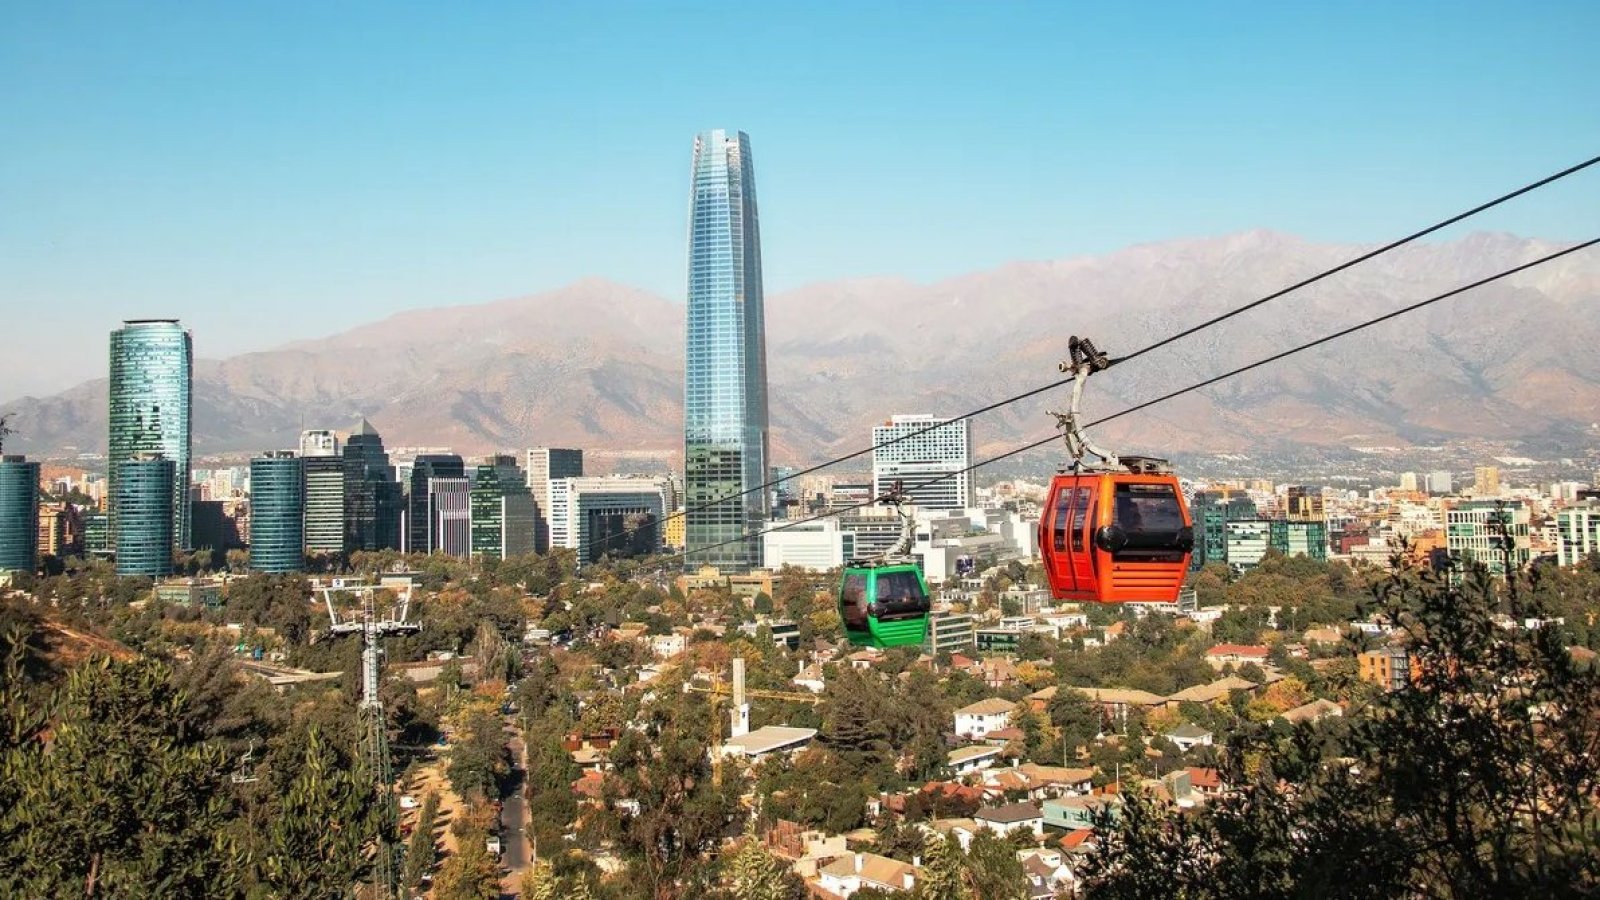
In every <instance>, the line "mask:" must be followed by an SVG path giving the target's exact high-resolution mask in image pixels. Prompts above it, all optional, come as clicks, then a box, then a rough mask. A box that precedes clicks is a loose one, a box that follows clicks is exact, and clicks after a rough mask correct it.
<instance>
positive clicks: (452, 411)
mask: <svg viewBox="0 0 1600 900" xmlns="http://www.w3.org/2000/svg"><path fill="white" fill-rule="evenodd" d="M1553 247H1554V245H1552V244H1549V243H1547V242H1542V241H1536V240H1526V239H1521V238H1515V237H1511V236H1506V235H1486V234H1475V235H1470V236H1468V237H1465V238H1462V239H1460V240H1457V241H1452V242H1448V243H1441V244H1425V245H1417V246H1412V247H1407V248H1404V249H1402V250H1400V251H1397V252H1395V253H1393V254H1390V255H1388V256H1385V257H1382V258H1380V259H1378V260H1375V261H1374V262H1372V263H1368V264H1366V265H1363V266H1361V267H1359V268H1357V269H1354V270H1351V271H1350V272H1347V273H1343V274H1341V275H1340V276H1337V277H1336V278H1334V279H1330V281H1329V282H1327V283H1325V284H1319V285H1317V286H1315V287H1313V288H1310V289H1307V290H1306V291H1304V292H1301V293H1297V294H1294V295H1291V296H1290V297H1287V298H1284V299H1283V300H1280V301H1278V302H1276V303H1274V304H1271V305H1269V306H1267V307H1264V308H1262V309H1260V310H1257V311H1254V312H1252V313H1249V314H1247V315H1244V316H1241V317H1239V318H1238V319H1235V320H1232V321H1230V322H1228V323H1225V324H1224V325H1221V326H1219V327H1216V328H1213V329H1210V330H1207V331H1205V332H1202V333H1200V334H1197V335H1195V336H1194V337H1191V338H1188V339H1186V340H1184V341H1182V342H1179V343H1177V344H1174V345H1173V346H1171V347H1169V348H1165V349H1163V350H1162V351H1160V352H1158V353H1152V354H1151V355H1149V356H1147V357H1143V358H1141V359H1138V360H1134V361H1131V362H1129V363H1128V364H1127V365H1126V366H1123V367H1119V368H1117V369H1114V370H1112V371H1111V372H1108V373H1106V375H1104V376H1101V377H1099V378H1097V379H1096V384H1095V390H1094V392H1093V396H1092V399H1091V401H1090V412H1091V414H1103V413H1106V412H1111V411H1114V410H1117V409H1120V408H1122V407H1123V406H1125V405H1127V404H1129V403H1132V402H1137V401H1139V400H1143V399H1146V398H1149V397H1153V396H1157V395H1159V394H1162V393H1165V392H1167V391H1169V390H1171V389H1173V388H1175V387H1179V386H1183V385H1185V384H1188V383H1190V382H1191V381H1197V380H1199V379H1201V378H1205V377H1207V376H1209V375H1212V374H1216V373H1218V372H1222V371H1226V370H1227V369H1230V368H1233V367H1235V366H1237V365H1239V364H1242V363H1244V362H1248V361H1251V360H1253V359H1256V358H1259V357H1262V356H1266V355H1269V354H1271V353H1273V352H1275V351H1277V350H1278V349H1281V348H1283V347H1285V346H1287V345H1289V344H1291V343H1298V342H1301V341H1304V340H1306V339H1309V338H1312V337H1315V336H1318V335H1321V334H1324V333H1326V332H1329V331H1332V330H1335V329H1337V328H1339V327H1342V326H1343V325H1346V324H1350V323H1353V322H1355V321H1358V320H1360V319H1362V318H1366V317H1368V316H1371V315H1375V314H1377V313H1380V312H1383V311H1386V310H1389V309H1393V308H1396V307H1398V306H1401V305H1404V304H1407V303H1410V302H1413V301H1415V300H1418V299H1422V298H1424V297H1427V296H1429V295H1432V294H1434V293H1438V292H1440V291H1443V290H1446V289H1448V288H1451V287H1454V286H1456V285H1459V284H1462V283H1465V282H1467V281H1471V280H1473V279H1475V278H1478V277H1482V276H1484V275H1487V274H1491V273H1493V272H1495V271H1498V270H1501V269H1503V268H1506V267H1509V266H1511V265H1515V264H1516V263H1519V262H1522V261H1525V260H1528V259H1531V258H1534V257H1536V256H1539V255H1542V254H1543V253H1546V252H1549V250H1550V249H1552V248H1553ZM1360 249H1361V248H1358V247H1351V246H1341V245H1330V244H1313V243H1309V242H1305V241H1302V240H1299V239H1296V238H1293V237H1288V236H1284V235H1278V234H1272V233H1267V232H1249V233H1245V234H1237V235H1229V236H1225V237H1219V238H1208V239H1194V240H1182V241H1171V242H1166V243H1161V244H1151V245H1142V246H1137V247H1130V248H1128V249H1126V250H1123V251H1120V252H1117V253H1113V254H1110V255H1107V256H1104V257H1095V258H1084V259H1071V260H1062V261H1053V262H1022V263H1014V264H1010V265H1007V266H1003V267H1001V268H998V269H994V270H991V271H986V272H978V273H974V274H971V275H966V276H962V277H959V278H954V279H949V280H947V281H942V282H938V283H934V284H928V285H920V284H915V283H912V282H907V281H902V280H895V279H859V280H852V281H845V282H833V283H826V284H816V285H810V286H807V287H804V288H801V289H798V290H795V291H790V292H787V293H783V294H777V295H774V296H772V297H770V298H768V302H767V309H768V321H767V339H768V350H769V366H770V377H771V382H772V383H771V398H772V423H773V444H774V456H775V457H776V459H778V460H779V461H796V462H805V461H812V460H817V459H820V458H823V457H825V456H826V455H829V454H832V453H838V452H842V451H845V450H851V449H856V448H859V447H860V446H862V445H864V444H865V443H866V441H867V440H868V438H869V436H870V427H871V425H872V424H873V423H874V422H876V421H879V420H881V419H883V418H885V417H886V416H888V415H890V414H892V413H896V412H941V413H953V412H958V411H965V410H968V409H972V408H975V407H978V406H981V405H984V404H985V403H988V402H990V401H992V400H995V399H997V398H1000V397H1004V396H1007V395H1010V394H1014V393H1020V392H1021V391H1024V390H1027V389H1029V388H1032V387H1036V386H1038V385H1041V384H1044V383H1047V382H1049V381H1052V380H1054V379H1056V378H1059V377H1060V376H1059V373H1058V372H1057V371H1056V369H1055V363H1056V361H1057V360H1058V359H1059V357H1060V356H1061V355H1062V354H1063V353H1064V351H1065V346H1066V340H1067V337H1068V336H1069V335H1071V334H1087V335H1092V336H1094V337H1095V338H1096V339H1097V340H1098V341H1099V342H1100V343H1101V344H1102V345H1103V346H1104V347H1106V348H1107V349H1108V350H1109V351H1110V352H1111V353H1112V354H1113V355H1118V354H1122V353H1126V352H1129V351H1131V350H1133V349H1136V348H1138V347H1141V346H1144V345H1145V344H1147V343H1149V342H1150V341H1152V340H1154V339H1155V338H1157V337H1159V336H1164V335H1167V334H1171V333H1173V332H1175V331H1177V330H1179V329H1182V328H1184V327H1186V326H1188V325H1191V324H1194V323H1197V322H1200V321H1203V320H1205V319H1206V318H1208V317H1210V316H1212V315H1215V314H1217V313H1219V312H1221V311H1223V310H1226V309H1229V308H1233V307H1236V306H1238V305H1240V304H1243V303H1245V302H1248V301H1250V300H1252V299H1255V298H1256V297H1259V296H1261V295H1263V294H1266V293H1268V292H1270V291H1272V290H1275V289H1277V288H1280V287H1282V286H1284V285H1287V284H1290V283H1292V282H1294V281H1297V280H1299V279H1301V278H1304V277H1306V276H1307V275H1310V274H1313V273H1315V272H1317V271H1319V270H1321V269H1323V268H1326V267H1328V266H1331V265H1333V264H1336V263H1337V262H1339V261H1342V260H1344V259H1347V258H1349V257H1350V256H1353V255H1355V253H1357V252H1359V250H1360ZM1597 300H1600V254H1587V253H1586V254H1577V255H1574V256H1572V257H1568V258H1566V259H1563V260H1561V261H1559V262H1557V263H1554V264H1551V265H1549V266H1546V267H1542V268H1540V269H1537V270H1534V271H1531V272H1529V273H1525V274H1523V275H1521V276H1518V277H1517V278H1515V279H1510V280H1508V281H1506V282H1503V283H1500V284H1496V285H1493V286H1491V287H1488V288H1485V289H1483V290H1481V291H1478V292H1474V293H1473V294H1471V295H1468V296H1463V297H1461V298H1460V299H1458V300H1455V301H1451V302H1448V303H1446V304H1441V305H1439V306H1437V307H1433V308H1430V309H1429V310H1426V311H1423V312H1421V313H1418V314H1416V315H1414V316H1410V317H1406V318H1403V319H1400V320H1397V321H1395V322H1392V323H1388V324H1385V325H1383V326H1379V327H1378V328H1375V329H1373V330H1371V331H1369V332H1364V333H1362V334H1360V335H1357V336H1354V337H1352V338H1349V339H1347V340H1345V341H1341V342H1339V343H1337V344H1334V345H1330V346H1328V347H1326V348H1322V349H1318V350H1316V351H1312V352H1310V353H1307V354H1305V355H1303V356H1302V357H1296V358H1294V359H1292V360H1287V361H1285V362H1282V363H1278V364H1275V365H1274V366H1271V367H1268V368H1264V369H1262V370H1258V371H1256V372H1253V373H1250V374H1248V375H1245V376H1243V377H1240V378H1238V379H1235V380H1232V381H1229V382H1226V383H1224V384H1221V385H1218V386H1217V387H1215V388H1211V389H1207V390H1205V391H1202V392H1200V393H1198V394H1195V395H1190V396H1188V397H1185V398H1182V399H1180V400H1177V401H1174V402H1172V403H1170V404H1167V405H1163V406H1161V407H1158V408H1156V409H1153V410H1150V411H1148V412H1144V413H1140V414H1139V415H1137V416H1130V417H1127V418H1126V419H1122V420H1119V421H1117V422H1114V423H1110V424H1108V425H1107V426H1106V427H1105V428H1104V430H1103V436H1104V438H1105V439H1106V440H1107V441H1110V442H1113V443H1115V444H1116V445H1117V446H1119V447H1126V448H1128V449H1129V450H1130V451H1132V450H1134V449H1144V450H1154V449H1161V450H1166V451H1178V450H1233V449H1243V448H1248V447H1253V446H1262V445H1267V446H1292V445H1296V444H1317V445H1341V444H1347V443H1351V442H1360V443H1374V442H1380V441H1409V440H1424V441H1433V440H1442V439H1449V438H1452V437H1465V436H1487V437H1493V438H1507V437H1515V436H1519V435H1547V434H1564V435H1570V434H1574V433H1581V431H1582V429H1584V428H1587V427H1589V426H1590V425H1591V423H1592V422H1593V420H1595V419H1597V418H1600V415H1597V414H1596V412H1595V411H1596V410H1597V409H1600V357H1597V356H1596V355H1595V354H1594V352H1593V349H1592V348H1593V347H1594V346H1596V344H1597V341H1600V316H1597V315H1596V314H1595V310H1596V309H1597V306H1596V302H1595V301H1597ZM682 344H683V310H682V306H681V305H680V304H675V303H672V302H670V301H668V300H665V299H663V298H660V297H657V296H655V295H652V294H649V293H646V292H642V291H639V290H636V289H633V288H629V287H625V286H622V285H617V284H613V283H610V282H606V281H601V280H587V281H583V282H579V283H577V284H573V285H569V286H567V287H564V288H561V289H559V290H555V291H549V292H546V293H543V294H538V295H533V296H530V297H523V298H517V299H511V300H501V301H496V302H493V303H484V304H477V305H469V306H454V307H446V308H440V309H429V310H415V311H409V312H404V313H400V314H397V315H395V316H392V317H390V318H388V319H385V320H383V321H380V322H375V323H372V324H370V325H365V326H362V327H360V328H357V329H353V330H351V331H349V332H346V333H344V334H340V335H336V336H333V337H329V338H324V339H320V340H315V341H304V342H299V343H296V344H292V345H290V346H287V347H284V348H281V349H279V350H276V351H271V352H266V353H253V354H248V355H244V356H239V357H235V358H233V359H229V360H224V361H221V362H213V361H206V362H202V363H200V364H198V366H197V376H196V381H197V384H196V388H195V407H196V410H195V435H196V446H197V450H200V451H202V452H204V451H210V450H253V449H264V448H270V447H281V446H291V445H293V443H294V439H295V435H296V434H297V433H298V431H299V429H300V428H301V427H302V423H303V424H304V426H305V427H317V426H323V427H339V426H342V425H343V424H344V423H346V422H347V421H349V420H350V419H352V418H354V417H355V416H356V415H365V416H367V417H368V418H370V419H371V420H372V421H373V423H374V424H375V425H376V426H377V427H378V428H379V430H380V431H382V432H383V434H384V437H385V440H386V441H387V442H388V443H389V444H390V445H392V446H398V445H451V446H454V447H456V448H457V449H458V450H461V451H464V452H485V451H488V450H492V449H495V448H504V447H521V446H527V445H531V444H535V443H570V444H575V445H579V446H586V447H596V448H601V447H603V448H608V449H615V450H619V451H627V450H672V449H673V448H676V447H677V446H678V444H679V442H680V440H681V437H680V433H681V425H682V391H683V387H682ZM1064 402H1065V399H1064V396H1061V395H1057V396H1046V397H1039V398H1034V399H1032V400H1028V401H1024V402H1022V403H1019V404H1016V405H1015V406H1012V407H1008V408H1007V409H1005V410H1001V411H997V412H996V413H993V414H991V415H989V416H986V417H984V418H983V419H982V420H980V421H979V422H978V423H977V424H976V426H975V428H976V431H975V434H976V436H977V441H978V443H979V445H980V447H982V448H983V449H984V450H985V451H987V452H998V451H1001V450H1004V449H1007V448H1009V447H1012V446H1015V445H1017V444H1019V443H1022V442H1023V441H1025V440H1031V439H1035V438H1038V437H1042V436H1044V435H1046V434H1048V433H1049V432H1050V429H1051V420H1050V419H1049V418H1048V416H1046V415H1045V410H1046V409H1048V408H1056V407H1059V406H1060V405H1062V404H1063V403H1064ZM5 408H7V409H12V410H16V411H17V412H18V413H19V415H18V418H17V422H16V424H17V426H18V428H19V432H20V436H19V438H16V439H13V441H12V442H8V447H10V446H13V445H15V446H16V447H17V449H22V450H27V451H29V452H35V453H37V452H42V451H52V450H57V449H60V448H62V447H65V446H68V445H73V446H76V447H78V448H80V449H82V450H86V451H93V450H99V449H102V448H103V447H104V444H105V434H104V430H105V424H104V417H105V383H104V381H103V380H100V381H97V382H89V383H87V384H84V385H80V386H79V387H76V388H73V389H72V390H69V391H66V392H64V393H62V394H60V395H57V396H55V397H52V398H48V399H45V400H32V399H25V400H22V401H18V402H15V403H11V404H7V405H6V407H5Z"/></svg>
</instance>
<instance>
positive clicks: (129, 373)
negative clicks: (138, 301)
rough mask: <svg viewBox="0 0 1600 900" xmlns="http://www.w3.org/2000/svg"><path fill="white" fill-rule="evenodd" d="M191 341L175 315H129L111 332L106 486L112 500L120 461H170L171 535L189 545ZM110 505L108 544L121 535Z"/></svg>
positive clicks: (192, 354) (115, 542)
mask: <svg viewBox="0 0 1600 900" xmlns="http://www.w3.org/2000/svg"><path fill="white" fill-rule="evenodd" d="M193 382H194V345H193V343H192V341H191V339H190V336H189V332H187V331H184V330H183V326H181V325H179V324H178V320H177V319H130V320H128V321H126V322H123V323H122V327H121V328H119V329H117V330H116V331H113V332H111V385H110V395H111V409H110V418H109V421H110V435H109V437H110V440H109V441H108V445H109V447H108V453H107V455H106V479H107V484H106V490H107V494H108V496H110V497H111V498H112V500H113V501H115V499H116V497H117V496H118V494H117V480H118V479H119V478H120V474H119V472H120V469H119V466H120V464H121V463H123V462H126V461H128V460H130V459H134V458H135V457H137V456H139V455H141V454H149V453H159V454H161V456H163V457H165V458H166V459H167V460H169V461H170V462H171V463H172V465H173V479H172V502H171V504H170V508H171V510H172V529H171V535H172V539H173V540H175V541H176V542H177V543H178V545H179V546H181V547H183V548H185V549H188V548H190V547H191V546H192V540H191V537H190V526H189V449H190V443H191V431H190V424H189V420H190V415H191V414H192V412H193V408H194V407H193V399H192V397H191V389H192V386H193ZM119 515H120V514H119V512H118V510H117V506H116V503H115V502H113V503H112V504H111V522H110V524H111V546H112V547H113V549H114V548H116V546H117V544H118V540H119V521H118V519H119Z"/></svg>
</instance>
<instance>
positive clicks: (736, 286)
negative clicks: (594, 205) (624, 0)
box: [683, 130, 769, 572]
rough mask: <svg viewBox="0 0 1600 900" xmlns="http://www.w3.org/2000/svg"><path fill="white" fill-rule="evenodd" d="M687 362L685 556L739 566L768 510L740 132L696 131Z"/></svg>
mask: <svg viewBox="0 0 1600 900" xmlns="http://www.w3.org/2000/svg"><path fill="white" fill-rule="evenodd" d="M691 179H692V181H693V185H692V187H691V189H690V196H689V304H688V329H687V337H686V341H685V352H686V358H685V370H684V412H683V417H684V470H685V471H684V475H685V477H684V482H685V497H684V505H685V506H686V507H687V508H688V513H687V516H688V518H687V520H686V522H685V526H684V539H685V542H686V544H687V554H686V556H685V561H686V563H687V564H688V566H689V567H690V568H691V569H692V568H696V567H698V566H702V565H714V566H717V567H719V568H721V569H723V570H724V571H732V572H745V571H748V570H750V569H751V568H754V567H755V566H757V565H759V564H760V562H761V544H760V539H759V538H756V537H753V535H754V534H755V533H756V532H757V531H759V530H760V529H761V526H762V523H764V522H765V521H766V520H767V517H768V508H769V504H768V502H767V500H768V498H767V492H766V491H765V490H763V489H761V485H762V484H763V483H764V482H765V480H766V476H767V460H768V451H767V443H768V436H767V337H766V320H765V313H764V304H763V299H762V291H761V229H760V224H759V217H758V216H757V213H756V184H755V167H754V164H753V162H752V160H751V156H750V138H749V136H748V135H746V134H745V133H744V132H737V133H733V134H730V133H728V132H725V131H721V130H716V131H706V132H702V133H701V134H700V135H698V136H697V137H696V138H695V141H694V163H693V166H692V168H691Z"/></svg>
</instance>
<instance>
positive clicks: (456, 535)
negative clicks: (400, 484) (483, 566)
mask: <svg viewBox="0 0 1600 900" xmlns="http://www.w3.org/2000/svg"><path fill="white" fill-rule="evenodd" d="M427 537H428V546H427V548H426V549H425V550H424V552H427V553H443V554H445V555H447V556H457V557H461V558H463V559H464V558H466V557H467V556H469V555H471V553H472V480H471V479H469V478H465V477H462V478H430V479H428V536H427ZM418 549H419V550H421V549H423V548H418Z"/></svg>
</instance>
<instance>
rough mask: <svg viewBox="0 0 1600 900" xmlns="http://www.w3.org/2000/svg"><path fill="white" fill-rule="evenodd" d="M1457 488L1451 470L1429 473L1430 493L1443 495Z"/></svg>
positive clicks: (1436, 495) (1437, 495) (1438, 495)
mask: <svg viewBox="0 0 1600 900" xmlns="http://www.w3.org/2000/svg"><path fill="white" fill-rule="evenodd" d="M1453 490H1455V484H1454V482H1453V479H1451V477H1450V473H1449V472H1444V471H1438V472H1429V473H1428V493H1430V494H1432V495H1434V496H1435V497H1442V496H1444V495H1446V494H1448V493H1450V492H1451V491H1453Z"/></svg>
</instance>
